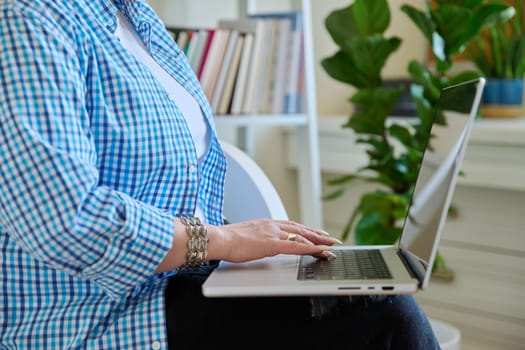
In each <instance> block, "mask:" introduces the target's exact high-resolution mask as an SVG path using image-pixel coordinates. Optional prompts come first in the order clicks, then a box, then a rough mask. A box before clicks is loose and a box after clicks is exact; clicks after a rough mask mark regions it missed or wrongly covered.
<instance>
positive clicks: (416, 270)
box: [397, 249, 427, 288]
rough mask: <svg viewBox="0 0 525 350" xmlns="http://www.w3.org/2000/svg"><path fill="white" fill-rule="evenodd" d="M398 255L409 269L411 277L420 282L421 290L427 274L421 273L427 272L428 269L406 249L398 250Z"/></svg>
mask: <svg viewBox="0 0 525 350" xmlns="http://www.w3.org/2000/svg"><path fill="white" fill-rule="evenodd" d="M397 255H399V258H400V259H401V261H402V262H403V264H404V265H405V267H406V268H407V270H408V272H409V273H410V276H411V277H412V278H415V279H417V280H418V286H419V288H421V287H422V286H423V280H424V278H425V272H424V271H421V269H423V270H425V269H426V268H427V267H426V266H424V264H423V263H422V262H421V261H419V260H418V259H417V258H416V257H414V256H412V255H411V254H410V253H408V252H407V251H405V250H404V249H397Z"/></svg>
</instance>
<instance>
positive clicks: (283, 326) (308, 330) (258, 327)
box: [166, 268, 439, 350]
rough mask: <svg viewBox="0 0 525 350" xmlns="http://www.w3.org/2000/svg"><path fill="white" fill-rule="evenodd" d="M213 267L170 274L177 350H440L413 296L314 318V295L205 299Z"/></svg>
mask: <svg viewBox="0 0 525 350" xmlns="http://www.w3.org/2000/svg"><path fill="white" fill-rule="evenodd" d="M210 270H211V269H210V268H205V269H201V270H197V271H187V272H180V273H179V274H178V275H176V276H173V277H171V279H170V281H169V284H168V288H167V290H166V318H167V332H168V341H169V348H170V349H177V350H183V349H287V350H294V349H322V350H327V349H374V350H376V349H403V350H407V349H410V350H416V349H425V350H428V349H439V345H438V344H437V341H436V339H435V337H434V334H433V332H432V329H431V327H430V324H429V322H428V320H427V318H426V316H425V315H424V313H423V312H422V311H421V309H420V308H419V306H418V304H417V303H416V302H415V300H414V298H413V297H412V296H401V295H399V296H392V297H386V298H377V299H375V298H370V297H353V298H352V300H351V302H346V303H344V304H340V305H337V306H336V307H333V308H332V310H331V311H330V312H327V313H325V314H324V315H323V316H322V317H312V300H316V299H315V298H314V299H313V298H310V297H265V298H206V297H204V296H203V295H202V293H201V284H202V283H203V282H204V280H205V279H206V277H207V276H208V274H209V272H210ZM346 300H348V299H346Z"/></svg>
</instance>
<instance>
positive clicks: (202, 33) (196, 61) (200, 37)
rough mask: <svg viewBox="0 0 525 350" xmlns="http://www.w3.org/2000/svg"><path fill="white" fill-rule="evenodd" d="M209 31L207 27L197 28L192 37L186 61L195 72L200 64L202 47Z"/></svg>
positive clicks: (203, 47) (206, 40)
mask: <svg viewBox="0 0 525 350" xmlns="http://www.w3.org/2000/svg"><path fill="white" fill-rule="evenodd" d="M208 36H209V31H208V30H207V29H199V30H197V32H196V33H195V35H194V37H193V43H192V45H191V47H190V50H189V51H188V61H189V63H190V66H191V68H192V69H193V71H194V72H195V74H197V73H198V72H199V68H200V65H201V60H202V57H203V53H204V49H205V47H206V43H207V42H208Z"/></svg>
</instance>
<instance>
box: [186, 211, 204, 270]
mask: <svg viewBox="0 0 525 350" xmlns="http://www.w3.org/2000/svg"><path fill="white" fill-rule="evenodd" d="M180 221H181V222H182V223H183V224H184V225H185V226H186V234H187V235H188V253H187V254H186V263H185V264H184V267H199V266H202V265H204V263H205V262H206V257H207V256H208V229H207V228H206V226H204V225H203V224H202V223H201V221H200V220H199V218H194V217H188V216H181V217H180Z"/></svg>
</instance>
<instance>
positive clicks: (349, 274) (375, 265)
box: [297, 249, 392, 281]
mask: <svg viewBox="0 0 525 350" xmlns="http://www.w3.org/2000/svg"><path fill="white" fill-rule="evenodd" d="M333 253H334V254H335V255H336V256H337V257H336V258H330V259H327V260H326V259H317V258H314V257H312V256H307V255H304V256H301V257H300V260H299V272H298V275H297V279H298V280H301V281H302V280H355V279H389V278H392V275H391V274H390V271H389V269H388V267H387V266H386V263H385V261H384V259H383V256H382V255H381V252H380V251H379V250H377V249H373V250H365V249H362V250H361V249H357V250H344V249H342V250H334V251H333Z"/></svg>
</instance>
